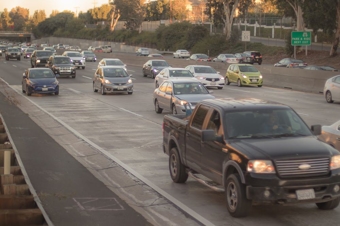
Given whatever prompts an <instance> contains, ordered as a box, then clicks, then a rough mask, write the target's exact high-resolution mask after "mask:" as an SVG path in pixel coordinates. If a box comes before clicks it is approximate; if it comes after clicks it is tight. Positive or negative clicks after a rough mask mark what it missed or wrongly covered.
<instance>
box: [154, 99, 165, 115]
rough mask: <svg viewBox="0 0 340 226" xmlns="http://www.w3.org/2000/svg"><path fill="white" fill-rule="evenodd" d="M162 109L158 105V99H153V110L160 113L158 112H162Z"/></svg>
mask: <svg viewBox="0 0 340 226" xmlns="http://www.w3.org/2000/svg"><path fill="white" fill-rule="evenodd" d="M162 111H163V109H162V108H160V107H159V104H158V100H157V99H156V100H155V112H156V113H157V114H160V113H162Z"/></svg>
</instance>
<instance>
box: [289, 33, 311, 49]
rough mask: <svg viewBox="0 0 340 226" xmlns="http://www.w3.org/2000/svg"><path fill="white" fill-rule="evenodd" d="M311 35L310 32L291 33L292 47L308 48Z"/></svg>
mask: <svg viewBox="0 0 340 226" xmlns="http://www.w3.org/2000/svg"><path fill="white" fill-rule="evenodd" d="M311 37H312V35H311V32H310V31H292V33H291V40H292V41H291V44H292V46H310V45H311V43H312V38H311Z"/></svg>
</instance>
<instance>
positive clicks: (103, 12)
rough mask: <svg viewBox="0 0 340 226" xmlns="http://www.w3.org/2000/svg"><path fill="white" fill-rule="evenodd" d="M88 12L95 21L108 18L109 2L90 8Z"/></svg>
mask: <svg viewBox="0 0 340 226" xmlns="http://www.w3.org/2000/svg"><path fill="white" fill-rule="evenodd" d="M89 12H90V13H91V16H92V18H93V19H94V20H96V21H104V20H108V19H109V18H110V12H111V6H110V5H109V4H104V5H102V6H100V7H95V8H94V9H90V10H89Z"/></svg>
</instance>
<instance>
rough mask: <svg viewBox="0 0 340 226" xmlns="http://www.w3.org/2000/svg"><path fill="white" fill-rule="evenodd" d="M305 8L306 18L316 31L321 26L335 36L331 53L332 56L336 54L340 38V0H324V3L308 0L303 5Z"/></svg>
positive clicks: (325, 31)
mask: <svg viewBox="0 0 340 226" xmlns="http://www.w3.org/2000/svg"><path fill="white" fill-rule="evenodd" d="M303 10H304V14H303V15H304V20H305V22H306V24H307V25H308V27H310V28H312V29H313V32H314V33H316V32H317V31H318V30H319V29H320V28H321V29H322V30H323V32H324V33H327V34H328V35H332V36H333V35H334V36H335V38H334V41H333V45H332V47H331V50H330V53H329V54H330V56H335V55H336V52H337V49H338V46H339V38H340V1H339V0H323V1H322V3H321V2H319V1H307V2H306V3H305V4H304V5H303ZM334 31H335V33H334Z"/></svg>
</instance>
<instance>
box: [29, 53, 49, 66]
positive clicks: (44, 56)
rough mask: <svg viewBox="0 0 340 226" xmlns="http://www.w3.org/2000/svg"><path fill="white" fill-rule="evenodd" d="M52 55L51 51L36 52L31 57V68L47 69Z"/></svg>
mask: <svg viewBox="0 0 340 226" xmlns="http://www.w3.org/2000/svg"><path fill="white" fill-rule="evenodd" d="M52 55H53V53H52V52H51V51H46V50H34V52H33V53H32V55H31V67H32V68H33V67H46V64H47V61H48V59H49V58H50V56H52Z"/></svg>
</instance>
